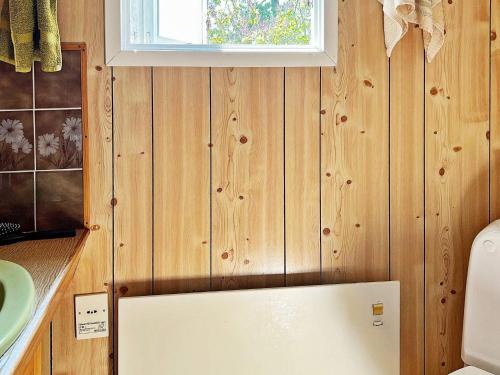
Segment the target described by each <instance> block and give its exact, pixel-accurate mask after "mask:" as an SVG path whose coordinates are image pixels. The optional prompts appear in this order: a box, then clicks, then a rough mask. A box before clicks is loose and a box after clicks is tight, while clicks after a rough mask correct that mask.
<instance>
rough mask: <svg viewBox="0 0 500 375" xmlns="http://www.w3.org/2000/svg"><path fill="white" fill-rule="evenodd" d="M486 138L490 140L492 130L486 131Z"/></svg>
mask: <svg viewBox="0 0 500 375" xmlns="http://www.w3.org/2000/svg"><path fill="white" fill-rule="evenodd" d="M486 139H487V140H488V141H489V140H490V131H489V130H488V131H487V132H486Z"/></svg>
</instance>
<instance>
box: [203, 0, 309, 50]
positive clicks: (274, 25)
mask: <svg viewBox="0 0 500 375" xmlns="http://www.w3.org/2000/svg"><path fill="white" fill-rule="evenodd" d="M312 9H313V1H312V0H208V17H207V23H208V25H207V27H208V43H209V44H267V45H308V44H310V41H311V21H312Z"/></svg>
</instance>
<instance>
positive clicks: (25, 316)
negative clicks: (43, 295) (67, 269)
mask: <svg viewBox="0 0 500 375" xmlns="http://www.w3.org/2000/svg"><path fill="white" fill-rule="evenodd" d="M34 307H35V285H34V284H33V279H32V278H31V275H30V274H29V272H28V271H26V270H25V269H24V268H23V267H21V266H19V265H18V264H15V263H12V262H8V261H5V260H0V357H1V356H2V355H3V354H4V353H5V352H6V351H7V349H9V347H10V346H11V345H12V343H13V342H14V341H15V340H16V338H17V337H18V336H19V334H20V333H21V331H22V330H23V328H24V327H25V326H26V324H27V323H28V321H29V319H30V318H31V315H32V314H33V310H34Z"/></svg>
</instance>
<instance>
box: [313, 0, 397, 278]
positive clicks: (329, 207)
mask: <svg viewBox="0 0 500 375" xmlns="http://www.w3.org/2000/svg"><path fill="white" fill-rule="evenodd" d="M366 20H372V21H371V22H366ZM376 20H380V22H377V21H376ZM381 20H382V13H381V7H380V4H378V3H377V2H376V1H369V2H366V1H364V0H351V1H345V2H344V1H341V2H339V25H340V31H339V62H338V66H337V67H335V68H323V70H322V93H321V95H322V107H323V109H324V115H323V117H322V138H321V150H322V156H321V169H322V170H321V181H322V200H321V202H322V203H321V204H322V227H323V228H322V258H323V261H322V267H323V268H322V271H323V274H322V278H323V281H324V282H348V281H370V280H385V279H388V276H389V238H388V237H389V236H388V233H389V212H388V207H389V201H388V199H389V168H388V165H389V149H388V144H389V132H388V124H389V117H388V114H389V112H388V108H389V105H388V100H389V77H388V60H387V58H386V56H385V51H384V41H383V29H382V27H383V25H382V22H381Z"/></svg>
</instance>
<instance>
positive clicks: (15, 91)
mask: <svg viewBox="0 0 500 375" xmlns="http://www.w3.org/2000/svg"><path fill="white" fill-rule="evenodd" d="M0 77H1V79H0V109H30V108H33V84H32V81H31V80H32V74H31V73H16V71H15V69H14V66H13V65H10V64H6V63H4V62H0Z"/></svg>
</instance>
